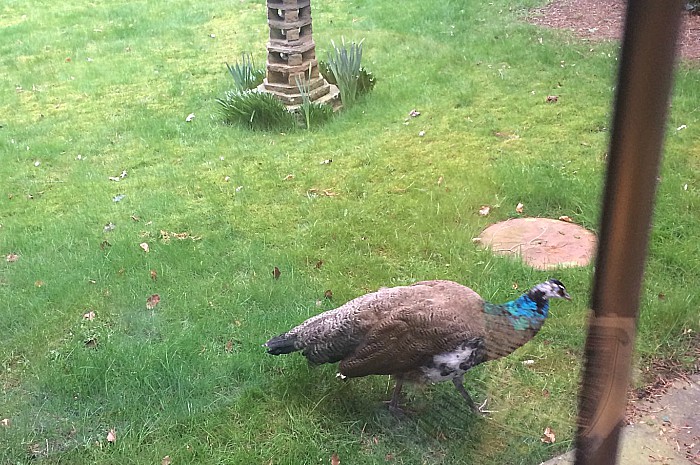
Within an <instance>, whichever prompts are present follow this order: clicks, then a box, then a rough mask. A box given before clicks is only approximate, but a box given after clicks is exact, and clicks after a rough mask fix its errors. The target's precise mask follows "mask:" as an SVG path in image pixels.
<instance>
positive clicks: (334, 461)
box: [331, 452, 340, 465]
mask: <svg viewBox="0 0 700 465" xmlns="http://www.w3.org/2000/svg"><path fill="white" fill-rule="evenodd" d="M331 465H340V457H338V454H336V453H335V452H333V455H331Z"/></svg>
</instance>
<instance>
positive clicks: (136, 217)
mask: <svg viewBox="0 0 700 465" xmlns="http://www.w3.org/2000/svg"><path fill="white" fill-rule="evenodd" d="M131 219H132V220H133V221H136V222H137V223H138V222H139V221H141V218H140V217H138V216H136V215H131Z"/></svg>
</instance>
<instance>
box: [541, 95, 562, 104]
mask: <svg viewBox="0 0 700 465" xmlns="http://www.w3.org/2000/svg"><path fill="white" fill-rule="evenodd" d="M544 101H545V102H547V103H557V102H558V101H559V96H558V95H548V96H547V98H546V99H545V100H544Z"/></svg>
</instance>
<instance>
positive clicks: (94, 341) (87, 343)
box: [85, 337, 97, 349]
mask: <svg viewBox="0 0 700 465" xmlns="http://www.w3.org/2000/svg"><path fill="white" fill-rule="evenodd" d="M85 347H87V348H88V349H96V348H97V338H94V337H92V338H90V339H88V340H87V341H85Z"/></svg>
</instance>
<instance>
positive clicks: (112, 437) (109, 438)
mask: <svg viewBox="0 0 700 465" xmlns="http://www.w3.org/2000/svg"><path fill="white" fill-rule="evenodd" d="M116 441H117V432H116V431H114V428H112V429H111V430H109V432H108V433H107V442H112V443H113V442H116Z"/></svg>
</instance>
